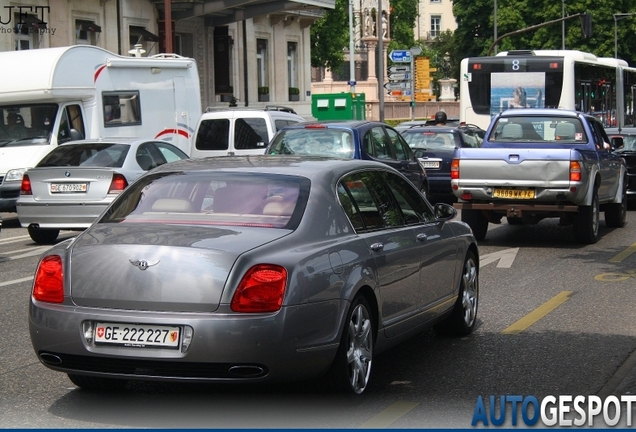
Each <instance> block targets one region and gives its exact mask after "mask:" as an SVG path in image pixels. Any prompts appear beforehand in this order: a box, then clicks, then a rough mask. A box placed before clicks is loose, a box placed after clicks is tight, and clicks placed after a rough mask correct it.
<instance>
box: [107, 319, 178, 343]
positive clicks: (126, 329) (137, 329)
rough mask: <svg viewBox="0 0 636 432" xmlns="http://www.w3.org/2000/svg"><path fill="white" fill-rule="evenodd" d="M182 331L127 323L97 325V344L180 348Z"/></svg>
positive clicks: (159, 326)
mask: <svg viewBox="0 0 636 432" xmlns="http://www.w3.org/2000/svg"><path fill="white" fill-rule="evenodd" d="M180 334H181V329H180V328H179V327H172V326H161V325H157V326H154V325H152V326H149V325H139V324H125V323H96V324H95V343H101V344H114V345H124V346H127V347H136V348H147V347H162V348H178V346H179V336H180Z"/></svg>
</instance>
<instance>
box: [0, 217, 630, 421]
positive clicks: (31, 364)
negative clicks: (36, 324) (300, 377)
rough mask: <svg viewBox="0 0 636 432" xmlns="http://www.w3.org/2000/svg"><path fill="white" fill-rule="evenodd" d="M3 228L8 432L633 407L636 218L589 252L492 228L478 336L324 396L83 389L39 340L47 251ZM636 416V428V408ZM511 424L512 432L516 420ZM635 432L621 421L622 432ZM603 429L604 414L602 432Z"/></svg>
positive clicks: (554, 236) (549, 229)
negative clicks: (49, 360) (33, 294)
mask: <svg viewBox="0 0 636 432" xmlns="http://www.w3.org/2000/svg"><path fill="white" fill-rule="evenodd" d="M2 216H3V220H4V226H3V229H2V232H1V233H0V294H2V296H3V301H2V302H0V311H1V315H0V317H1V318H0V320H1V321H0V324H1V327H0V328H1V330H2V337H1V338H0V353H1V354H0V413H2V414H1V415H0V427H3V428H32V427H33V428H43V427H46V428H148V427H149V428H185V427H188V428H469V427H471V421H472V420H473V416H474V414H475V412H476V410H477V406H478V399H479V397H480V396H481V397H482V399H483V400H485V401H486V409H488V398H489V396H491V395H493V396H494V397H495V398H496V400H499V397H500V396H502V395H521V396H522V397H524V398H527V397H529V396H534V397H536V398H537V399H538V400H539V401H541V400H542V399H544V398H546V397H547V396H550V395H554V396H557V397H558V396H562V395H573V396H576V395H583V396H586V397H587V396H590V395H598V396H599V397H601V398H604V399H605V398H606V397H607V396H609V395H618V396H621V395H636V320H635V319H634V318H635V317H636V313H634V297H635V294H636V211H630V212H629V214H628V225H627V226H626V227H624V228H622V229H610V228H606V227H605V225H604V222H601V238H600V240H599V242H598V243H597V244H595V245H588V246H583V245H579V244H578V243H576V242H575V240H574V236H573V235H572V229H571V228H570V227H560V226H558V225H557V223H556V221H552V220H551V221H543V222H541V223H540V224H538V225H536V226H529V227H525V226H509V225H507V224H505V223H504V224H502V225H499V226H495V225H492V224H491V225H490V230H489V232H488V235H487V236H486V239H485V240H484V241H482V242H480V253H481V266H480V289H481V296H480V307H479V316H478V317H479V321H478V326H477V329H476V331H475V333H474V334H473V335H471V336H469V337H465V338H458V339H455V338H444V337H440V336H437V335H436V334H435V333H434V332H427V333H424V334H421V335H419V336H417V337H415V338H413V339H412V340H410V341H408V342H405V343H403V344H401V345H399V346H397V347H396V348H394V349H392V350H391V351H387V352H386V353H383V354H381V355H379V356H377V357H376V358H375V361H374V370H373V378H372V379H373V382H372V385H371V386H370V388H369V389H368V392H367V393H366V394H365V395H364V396H362V397H340V396H336V395H332V394H324V393H320V392H316V391H315V390H314V388H313V386H312V385H311V383H294V384H288V385H280V386H268V387H263V386H222V385H202V384H169V383H159V382H154V383H153V382H151V383H139V382H136V383H131V384H129V386H128V388H127V389H126V391H125V392H123V393H117V394H103V393H91V392H86V391H83V390H80V389H77V388H76V387H75V386H74V385H73V384H72V383H71V382H70V381H69V380H68V379H67V377H66V376H65V375H64V374H61V373H59V372H54V371H51V370H49V369H47V368H46V367H44V366H42V365H41V364H40V363H39V361H38V360H37V358H36V356H35V354H34V352H33V349H32V347H31V344H30V340H29V334H28V328H27V305H28V300H29V295H30V288H31V277H32V275H33V272H34V270H35V266H36V264H37V259H38V256H39V255H40V254H41V253H42V252H43V251H44V250H46V247H39V246H37V245H35V244H34V243H33V242H32V241H31V239H30V238H29V237H28V235H27V233H26V230H25V229H22V228H20V227H19V224H18V223H17V220H16V219H15V216H14V215H10V214H2ZM75 234H76V233H72V232H66V233H64V234H62V235H60V239H62V238H65V237H70V236H73V235H75ZM623 408H624V407H623ZM509 409H510V407H508V410H509ZM632 411H633V418H634V419H635V421H636V403H634V404H633V406H632ZM565 418H566V419H567V418H573V415H572V413H569V414H566V415H565ZM505 419H506V422H505V423H504V426H511V425H512V423H511V422H512V414H511V412H510V411H507V412H506V417H505ZM517 421H518V422H521V417H520V416H519V418H518V419H517ZM625 422H626V413H625V410H624V411H623V413H622V416H621V418H620V423H619V426H621V425H623V426H624V425H625ZM604 425H605V423H604V422H603V417H602V415H600V416H597V417H596V419H595V422H594V426H596V427H602V426H604ZM477 426H479V427H483V426H484V423H483V422H481V423H478V424H477ZM539 426H540V424H539ZM632 426H633V424H632Z"/></svg>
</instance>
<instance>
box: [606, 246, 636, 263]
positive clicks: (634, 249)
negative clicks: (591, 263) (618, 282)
mask: <svg viewBox="0 0 636 432" xmlns="http://www.w3.org/2000/svg"><path fill="white" fill-rule="evenodd" d="M633 253H636V243H634V244H633V245H631V246H630V247H628V248H627V249H625V250H624V251H623V252H621V253H619V254H617V255H616V256H613V257H612V258H611V259H610V260H609V262H622V261H623V260H624V259H625V258H627V257H628V256H630V255H631V254H633Z"/></svg>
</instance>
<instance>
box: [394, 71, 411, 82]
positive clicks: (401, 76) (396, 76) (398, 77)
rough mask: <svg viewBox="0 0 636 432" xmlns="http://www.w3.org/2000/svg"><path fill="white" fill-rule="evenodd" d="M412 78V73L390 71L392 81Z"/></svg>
mask: <svg viewBox="0 0 636 432" xmlns="http://www.w3.org/2000/svg"><path fill="white" fill-rule="evenodd" d="M409 79H411V74H410V73H390V74H389V80H391V81H401V80H409Z"/></svg>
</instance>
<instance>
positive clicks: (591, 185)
mask: <svg viewBox="0 0 636 432" xmlns="http://www.w3.org/2000/svg"><path fill="white" fill-rule="evenodd" d="M622 146H623V140H622V138H621V137H613V138H611V139H610V138H609V137H608V135H607V133H606V132H605V130H604V128H603V125H602V124H601V123H600V122H599V121H598V119H596V118H595V117H593V116H591V115H587V114H583V113H580V112H575V111H566V110H560V109H511V110H507V111H504V112H503V113H500V114H498V115H497V116H495V117H494V118H493V119H492V121H491V123H490V126H489V127H488V130H487V131H486V135H485V139H484V141H483V143H482V147H481V148H458V149H456V150H455V155H454V159H453V161H452V166H451V170H452V171H451V188H452V190H453V194H454V195H455V196H456V197H457V199H458V202H457V203H456V204H455V207H456V208H457V209H460V210H461V218H462V220H463V221H464V222H466V223H468V225H470V227H471V228H472V229H473V232H474V235H475V237H476V238H477V239H478V240H483V239H484V238H485V237H486V232H487V230H488V223H496V224H497V223H501V219H502V218H503V217H506V219H507V221H508V223H509V224H511V225H515V224H516V225H518V224H533V223H538V222H539V221H540V220H542V219H545V218H560V223H561V224H562V225H572V226H573V227H574V234H575V236H576V238H577V240H578V241H580V242H581V243H585V244H591V243H596V241H597V240H598V230H599V217H600V212H601V211H604V212H605V224H606V225H607V226H608V227H622V226H624V225H625V219H626V216H627V199H626V189H627V187H626V186H627V180H626V178H627V174H626V173H627V169H626V166H625V161H624V160H623V159H622V158H621V156H620V155H619V154H617V153H616V152H615V150H616V149H619V148H621V147H622Z"/></svg>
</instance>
